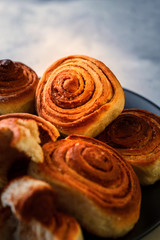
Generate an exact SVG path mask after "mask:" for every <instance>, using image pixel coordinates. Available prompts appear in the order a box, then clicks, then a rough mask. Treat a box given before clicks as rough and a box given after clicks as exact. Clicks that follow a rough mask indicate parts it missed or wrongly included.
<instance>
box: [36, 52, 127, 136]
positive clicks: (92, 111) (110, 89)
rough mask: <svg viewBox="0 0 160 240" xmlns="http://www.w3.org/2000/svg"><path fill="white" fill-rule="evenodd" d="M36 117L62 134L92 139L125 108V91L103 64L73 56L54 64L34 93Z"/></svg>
mask: <svg viewBox="0 0 160 240" xmlns="http://www.w3.org/2000/svg"><path fill="white" fill-rule="evenodd" d="M36 106H37V112H38V115H40V116H41V117H43V118H45V119H46V120H48V121H49V122H51V123H52V124H54V125H55V126H56V127H57V129H58V130H59V131H60V132H61V133H62V134H64V135H70V134H80V135H87V136H91V137H95V136H96V135H98V134H99V133H100V132H101V131H103V130H104V128H105V127H106V126H107V125H108V124H109V123H110V122H112V121H113V120H114V119H115V118H116V117H117V116H118V115H119V114H120V113H121V112H122V110H123V108H124V91H123V89H122V87H121V85H120V83H119V81H118V80H117V78H116V77H115V76H114V74H113V73H112V72H111V70H110V69H109V68H108V67H107V66H105V64H104V63H102V62H100V61H99V60H96V59H94V58H91V57H88V56H83V55H73V56H68V57H64V58H61V59H59V60H57V61H56V62H54V63H53V64H52V65H51V66H49V67H48V69H47V70H46V71H45V72H44V74H43V76H42V78H41V79H40V81H39V83H38V86H37V90H36Z"/></svg>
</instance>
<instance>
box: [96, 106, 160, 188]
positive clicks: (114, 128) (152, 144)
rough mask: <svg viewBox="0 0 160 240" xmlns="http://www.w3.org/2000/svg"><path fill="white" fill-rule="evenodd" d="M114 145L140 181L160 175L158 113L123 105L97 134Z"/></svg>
mask: <svg viewBox="0 0 160 240" xmlns="http://www.w3.org/2000/svg"><path fill="white" fill-rule="evenodd" d="M97 138H98V139H99V140H101V141H103V142H105V143H107V144H109V145H111V146H112V147H114V148H115V149H116V150H117V151H118V152H119V153H120V154H121V155H123V158H124V159H125V160H126V161H128V162H129V163H130V164H131V165H132V167H133V168H134V170H135V172H136V174H137V175H138V177H139V180H140V182H141V184H143V185H149V184H153V183H155V182H156V181H157V180H159V179H160V117H159V116H157V115H155V114H153V113H151V112H148V111H145V110H140V109H126V110H124V111H123V112H122V114H121V115H120V116H119V117H118V118H117V119H115V120H114V121H113V122H112V123H111V124H110V125H109V126H108V127H107V128H106V129H105V130H104V131H103V132H102V133H101V134H100V135H99V136H98V137H97Z"/></svg>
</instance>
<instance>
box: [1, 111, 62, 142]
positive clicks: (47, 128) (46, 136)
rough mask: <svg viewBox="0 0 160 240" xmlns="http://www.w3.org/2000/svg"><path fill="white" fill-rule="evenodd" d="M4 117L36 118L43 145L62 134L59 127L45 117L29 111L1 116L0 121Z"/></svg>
mask: <svg viewBox="0 0 160 240" xmlns="http://www.w3.org/2000/svg"><path fill="white" fill-rule="evenodd" d="M3 119H22V120H27V121H28V120H34V121H35V122H36V123H37V125H38V130H39V137H40V140H41V141H40V144H41V145H43V144H44V143H46V142H49V141H56V140H57V138H58V137H59V136H60V134H59V131H58V130H57V128H56V127H55V126H54V125H53V124H51V123H50V122H48V121H46V120H45V119H43V118H41V117H38V116H36V115H33V114H29V113H10V114H5V115H2V116H0V123H1V120H3Z"/></svg>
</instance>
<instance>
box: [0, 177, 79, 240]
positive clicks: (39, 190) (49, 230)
mask: <svg viewBox="0 0 160 240" xmlns="http://www.w3.org/2000/svg"><path fill="white" fill-rule="evenodd" d="M2 203H3V206H5V207H6V206H9V207H10V208H11V210H12V213H13V214H14V215H15V216H16V218H17V219H18V221H19V224H18V225H17V231H16V236H17V238H16V239H20V240H21V239H22V240H27V239H34V240H36V239H38V240H44V239H47V240H53V239H57V240H61V239H64V240H82V239H83V238H82V233H81V229H80V226H79V224H78V223H77V221H76V220H75V219H74V218H73V217H70V216H69V215H66V214H64V213H61V212H57V209H56V192H55V191H54V189H53V188H52V187H51V186H50V185H49V184H47V183H45V182H43V181H40V180H36V179H33V178H31V177H29V176H25V177H22V178H17V179H15V180H13V181H11V182H10V184H9V185H8V186H7V187H6V188H5V190H4V191H3V193H2Z"/></svg>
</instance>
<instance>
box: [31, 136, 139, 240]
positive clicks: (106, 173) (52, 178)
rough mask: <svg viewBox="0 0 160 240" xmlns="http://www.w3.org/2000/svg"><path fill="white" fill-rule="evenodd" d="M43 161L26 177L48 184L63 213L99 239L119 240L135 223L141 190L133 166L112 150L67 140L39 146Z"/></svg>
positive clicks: (80, 140)
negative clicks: (116, 239) (55, 194)
mask: <svg viewBox="0 0 160 240" xmlns="http://www.w3.org/2000/svg"><path fill="white" fill-rule="evenodd" d="M43 151H44V159H45V160H44V162H43V163H33V162H31V163H30V166H29V170H28V173H29V174H30V175H31V176H33V177H35V178H38V179H41V180H44V181H46V182H48V183H50V184H51V185H52V186H53V188H54V189H55V190H56V192H57V202H58V204H59V206H60V207H61V209H63V210H64V211H65V212H68V213H69V214H71V215H72V216H73V217H75V218H76V219H77V220H78V222H79V223H80V224H81V226H83V227H84V228H85V229H86V230H87V231H89V232H91V233H92V234H95V235H97V236H99V237H114V238H116V237H120V236H124V235H125V234H126V233H127V232H129V231H130V230H131V229H132V228H133V227H134V225H135V223H136V222H137V221H138V219H139V213H140V205H141V189H140V185H139V181H138V178H137V176H136V174H135V172H134V171H133V169H132V168H131V166H130V165H129V164H128V163H127V162H126V161H124V160H123V158H122V157H121V155H119V154H118V153H117V152H116V150H114V149H113V148H111V147H110V146H108V145H106V144H104V143H102V142H100V141H98V140H96V139H93V138H90V137H87V136H79V135H70V136H69V137H67V138H66V139H61V140H59V141H56V142H49V143H46V144H45V145H43Z"/></svg>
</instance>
